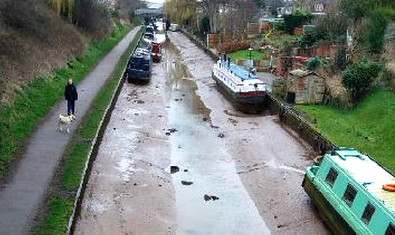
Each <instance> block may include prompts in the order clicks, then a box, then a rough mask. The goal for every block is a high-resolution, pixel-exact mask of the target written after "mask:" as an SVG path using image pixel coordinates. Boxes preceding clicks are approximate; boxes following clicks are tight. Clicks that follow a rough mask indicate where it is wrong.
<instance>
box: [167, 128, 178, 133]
mask: <svg viewBox="0 0 395 235" xmlns="http://www.w3.org/2000/svg"><path fill="white" fill-rule="evenodd" d="M167 130H168V131H169V132H170V133H174V132H177V129H176V128H170V129H167Z"/></svg>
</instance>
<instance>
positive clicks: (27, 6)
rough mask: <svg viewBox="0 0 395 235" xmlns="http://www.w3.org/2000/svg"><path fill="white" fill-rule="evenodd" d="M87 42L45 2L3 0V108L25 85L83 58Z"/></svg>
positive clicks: (0, 64) (0, 74) (0, 49)
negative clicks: (78, 58)
mask: <svg viewBox="0 0 395 235" xmlns="http://www.w3.org/2000/svg"><path fill="white" fill-rule="evenodd" d="M86 41H87V40H86V38H85V37H84V36H83V35H82V34H81V33H80V32H79V31H78V30H77V29H76V28H75V27H74V26H72V25H71V24H69V23H67V22H65V21H63V20H62V19H61V18H60V17H59V16H57V15H56V13H55V12H53V11H52V10H50V9H49V8H48V7H47V6H46V5H45V4H44V3H43V2H41V1H32V0H26V1H19V0H18V1H14V0H0V105H1V104H4V103H7V102H9V101H10V98H11V97H12V94H13V93H14V92H15V91H16V90H18V89H19V87H21V85H22V84H24V83H26V82H29V81H32V80H33V79H34V78H35V77H37V76H39V75H41V74H48V73H50V72H52V71H53V70H54V69H56V68H60V67H62V66H65V65H66V64H67V62H68V61H70V60H71V59H72V58H74V57H77V56H79V55H81V54H82V53H83V52H84V50H85V47H86Z"/></svg>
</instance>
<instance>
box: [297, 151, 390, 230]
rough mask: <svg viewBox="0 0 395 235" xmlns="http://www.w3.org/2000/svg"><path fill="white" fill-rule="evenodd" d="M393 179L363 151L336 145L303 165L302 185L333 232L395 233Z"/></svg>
mask: <svg viewBox="0 0 395 235" xmlns="http://www.w3.org/2000/svg"><path fill="white" fill-rule="evenodd" d="M394 183H395V177H394V175H392V174H391V173H390V172H389V171H387V170H386V169H385V168H383V167H382V166H380V165H379V164H378V163H376V162H375V161H374V160H372V159H371V158H369V157H368V156H367V155H364V154H362V153H360V152H359V151H357V150H355V149H351V148H339V149H336V150H333V151H332V152H329V153H327V154H325V155H324V157H323V158H322V161H321V162H320V163H319V164H317V165H314V166H311V167H309V168H308V169H307V171H306V174H305V177H304V179H303V183H302V186H303V188H304V190H305V191H306V192H307V194H308V195H309V196H310V197H311V198H312V201H313V203H314V204H315V206H316V207H317V209H318V211H319V213H320V215H321V216H322V218H323V219H324V222H325V223H326V224H327V225H328V227H329V228H330V229H331V230H332V232H333V233H334V234H375V235H395V192H394V191H395V187H389V186H394V185H395V184H394Z"/></svg>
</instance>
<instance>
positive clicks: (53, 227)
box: [33, 31, 141, 235]
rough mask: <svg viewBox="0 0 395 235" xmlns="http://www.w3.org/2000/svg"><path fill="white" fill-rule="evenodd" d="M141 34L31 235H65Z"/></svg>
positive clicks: (77, 141) (91, 115) (76, 140)
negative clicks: (91, 153) (97, 141)
mask: <svg viewBox="0 0 395 235" xmlns="http://www.w3.org/2000/svg"><path fill="white" fill-rule="evenodd" d="M140 35H141V31H140V32H139V33H138V34H137V35H136V38H135V39H134V40H133V42H132V43H131V44H130V45H129V47H128V49H127V50H126V51H125V53H124V54H123V55H122V57H121V59H120V61H119V63H118V64H117V66H116V68H115V70H114V72H113V73H112V75H111V78H110V79H109V80H108V81H107V82H106V84H105V85H104V86H103V88H102V89H101V91H100V92H99V93H98V95H97V96H96V98H95V100H94V102H93V104H92V107H91V108H90V109H89V111H88V112H87V114H86V116H85V117H84V119H83V120H82V122H81V124H80V126H79V128H78V130H77V132H76V133H75V135H74V136H73V138H72V139H73V140H72V141H71V142H70V143H69V145H68V147H67V151H66V153H65V154H64V156H63V160H62V162H61V164H60V166H59V170H58V172H59V173H58V175H57V176H56V179H55V180H54V183H53V187H52V192H51V193H50V194H49V195H48V196H47V200H46V201H47V203H45V207H46V209H45V212H43V213H44V215H41V218H40V219H39V224H38V225H37V226H36V227H35V228H34V229H33V234H39V235H41V234H42V235H44V234H66V233H67V225H68V220H69V217H70V216H71V213H72V211H73V206H74V200H75V195H76V192H77V190H78V187H79V185H80V182H81V181H82V178H81V176H82V172H83V170H84V167H85V163H86V161H87V159H88V157H89V156H88V154H89V151H90V149H91V147H92V145H93V143H92V140H93V139H94V137H95V135H96V133H97V131H98V129H99V127H100V126H99V125H100V122H101V120H102V118H103V115H104V112H105V110H106V108H107V107H108V105H109V104H110V102H111V98H112V96H113V94H114V92H115V90H116V88H117V85H118V82H119V79H120V77H121V76H122V73H123V70H124V67H125V65H126V63H127V61H128V58H129V55H130V53H131V52H132V51H133V50H134V48H135V47H136V45H137V43H138V40H139V38H140Z"/></svg>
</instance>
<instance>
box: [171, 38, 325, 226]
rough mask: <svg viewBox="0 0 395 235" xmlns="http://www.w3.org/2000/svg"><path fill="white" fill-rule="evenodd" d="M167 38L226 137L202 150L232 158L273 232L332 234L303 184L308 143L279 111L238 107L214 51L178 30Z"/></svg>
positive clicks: (218, 132)
mask: <svg viewBox="0 0 395 235" xmlns="http://www.w3.org/2000/svg"><path fill="white" fill-rule="evenodd" d="M169 38H170V40H171V41H172V43H174V45H175V47H176V48H177V49H178V50H179V52H180V56H181V58H182V60H183V61H184V63H185V65H186V67H187V69H188V71H189V72H190V75H191V77H192V78H193V80H194V81H195V82H196V84H197V88H198V89H197V90H196V93H197V95H198V96H199V97H200V99H201V100H202V102H203V103H204V105H205V106H206V107H207V108H208V109H209V110H210V121H211V125H212V126H216V127H218V129H216V130H215V131H216V133H217V135H219V134H221V136H222V137H224V138H216V140H215V141H216V142H214V140H213V141H210V143H211V142H213V143H215V145H210V143H208V144H200V143H199V144H198V145H199V146H204V148H203V147H201V149H200V151H203V152H204V151H208V152H210V153H212V152H217V151H220V152H221V151H223V152H226V155H228V157H227V158H225V160H224V161H223V163H222V164H221V165H226V163H229V162H234V164H235V165H236V171H237V175H238V178H240V179H241V181H242V183H243V186H244V187H245V189H246V190H247V192H248V195H249V197H251V199H252V200H253V202H254V203H255V205H256V207H257V208H258V211H259V213H260V215H261V216H262V218H263V219H264V221H265V222H266V224H267V226H268V227H269V229H270V231H271V233H273V234H328V233H329V232H328V231H327V229H326V228H325V226H324V224H323V222H322V221H321V219H320V217H319V215H318V213H317V211H316V210H315V209H314V207H313V205H312V202H311V201H310V199H309V197H308V196H307V194H306V193H305V192H304V190H303V188H302V187H301V183H302V180H303V175H304V172H305V169H306V168H307V166H309V165H310V164H312V159H311V158H309V157H307V156H310V155H311V154H312V153H311V152H310V151H309V149H308V148H306V146H307V145H305V144H303V142H302V141H301V140H300V139H299V138H298V136H297V135H290V133H289V131H288V130H285V129H283V128H282V127H281V125H280V124H279V123H278V119H277V117H276V116H270V115H246V114H244V113H240V112H239V111H237V110H236V109H235V108H234V106H233V105H232V104H231V103H230V102H229V101H228V100H227V99H226V98H225V97H224V96H223V95H222V94H221V93H219V92H218V90H217V89H216V85H215V82H214V81H213V80H212V79H211V67H212V65H213V64H214V62H213V61H212V60H211V59H210V57H209V56H207V55H206V54H205V53H204V52H203V51H202V50H200V49H199V48H197V47H196V46H195V45H194V44H193V43H192V42H191V41H190V40H189V39H187V38H186V37H185V36H183V35H182V34H180V33H169ZM170 120H171V118H170ZM203 138H206V137H203ZM172 150H173V148H172ZM196 158H197V156H196ZM212 163H213V162H211V164H212ZM204 167H206V166H204V165H203V166H202V168H204ZM210 174H212V173H210ZM228 177H231V176H228ZM226 178H227V177H226ZM222 183H223V185H226V184H224V182H222ZM175 187H177V186H175ZM176 191H177V190H176ZM218 196H219V197H220V198H221V199H222V195H218ZM220 201H221V200H220Z"/></svg>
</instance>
